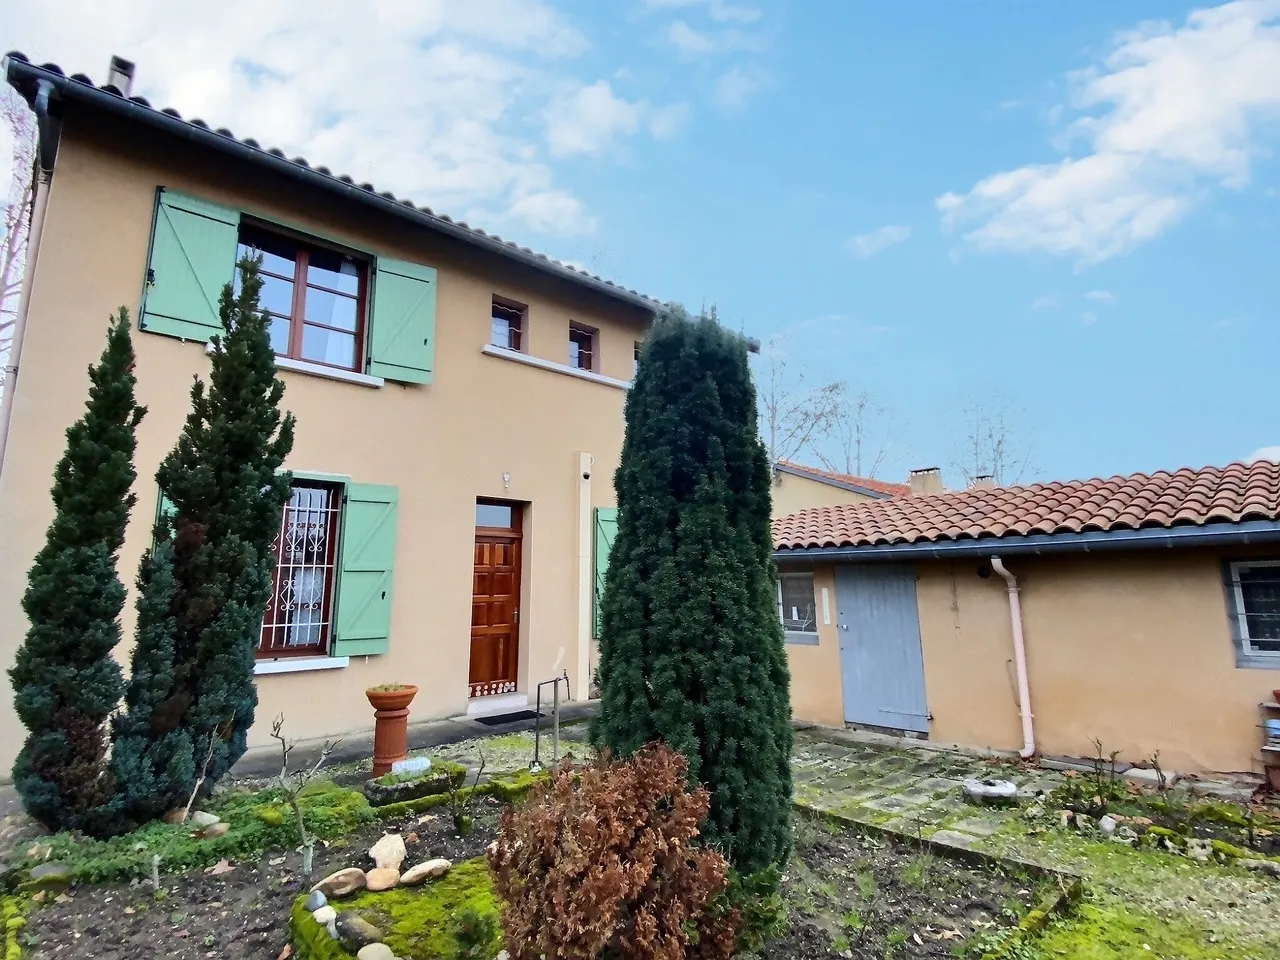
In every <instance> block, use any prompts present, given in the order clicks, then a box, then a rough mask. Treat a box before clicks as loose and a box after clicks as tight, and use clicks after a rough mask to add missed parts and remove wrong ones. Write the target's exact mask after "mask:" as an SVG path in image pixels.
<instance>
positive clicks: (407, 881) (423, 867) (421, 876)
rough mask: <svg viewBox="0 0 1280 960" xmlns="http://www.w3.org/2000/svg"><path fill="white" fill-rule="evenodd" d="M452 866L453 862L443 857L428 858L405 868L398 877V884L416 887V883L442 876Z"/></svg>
mask: <svg viewBox="0 0 1280 960" xmlns="http://www.w3.org/2000/svg"><path fill="white" fill-rule="evenodd" d="M452 866H453V864H452V863H451V862H450V861H448V860H446V859H444V858H443V857H437V858H436V859H434V860H428V861H426V862H425V863H420V864H418V865H417V866H416V867H410V868H409V869H408V870H406V871H405V872H404V875H403V876H401V877H400V884H401V886H405V887H416V886H417V885H418V884H420V883H425V882H426V881H428V880H434V879H436V878H437V877H443V876H444V875H445V874H446V873H448V872H449V869H450V868H451V867H452Z"/></svg>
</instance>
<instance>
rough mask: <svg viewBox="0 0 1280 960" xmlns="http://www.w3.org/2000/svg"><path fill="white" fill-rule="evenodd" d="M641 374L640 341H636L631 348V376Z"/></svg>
mask: <svg viewBox="0 0 1280 960" xmlns="http://www.w3.org/2000/svg"><path fill="white" fill-rule="evenodd" d="M639 372H640V341H639V340H636V341H635V342H634V343H633V344H632V347H631V376H632V378H634V377H635V375H636V374H637V373H639Z"/></svg>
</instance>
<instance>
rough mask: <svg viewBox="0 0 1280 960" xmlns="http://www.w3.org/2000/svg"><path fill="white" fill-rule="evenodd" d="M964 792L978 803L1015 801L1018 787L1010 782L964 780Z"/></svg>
mask: <svg viewBox="0 0 1280 960" xmlns="http://www.w3.org/2000/svg"><path fill="white" fill-rule="evenodd" d="M964 792H965V794H966V795H967V796H968V797H969V798H970V799H971V800H977V801H978V802H979V803H982V802H984V801H988V800H1016V799H1017V798H1018V785H1017V784H1016V783H1014V782H1013V781H1011V780H977V779H973V780H966V781H965V782H964Z"/></svg>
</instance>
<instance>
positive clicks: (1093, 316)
mask: <svg viewBox="0 0 1280 960" xmlns="http://www.w3.org/2000/svg"><path fill="white" fill-rule="evenodd" d="M1097 322H1098V315H1097V313H1095V312H1094V311H1092V310H1086V311H1085V312H1084V313H1082V314H1080V323H1081V324H1083V325H1084V326H1086V327H1092V326H1093V325H1094V324H1095V323H1097Z"/></svg>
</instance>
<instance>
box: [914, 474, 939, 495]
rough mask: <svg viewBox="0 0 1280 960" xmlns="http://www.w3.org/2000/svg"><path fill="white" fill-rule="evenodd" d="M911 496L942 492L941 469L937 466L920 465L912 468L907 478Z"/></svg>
mask: <svg viewBox="0 0 1280 960" xmlns="http://www.w3.org/2000/svg"><path fill="white" fill-rule="evenodd" d="M908 482H909V483H910V484H911V495H912V496H913V497H924V496H928V495H929V494H931V493H942V492H943V486H942V470H941V469H940V468H939V467H921V468H920V469H919V470H912V471H911V476H910V478H909V479H908Z"/></svg>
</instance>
